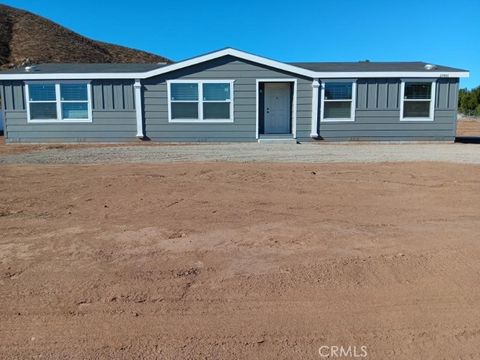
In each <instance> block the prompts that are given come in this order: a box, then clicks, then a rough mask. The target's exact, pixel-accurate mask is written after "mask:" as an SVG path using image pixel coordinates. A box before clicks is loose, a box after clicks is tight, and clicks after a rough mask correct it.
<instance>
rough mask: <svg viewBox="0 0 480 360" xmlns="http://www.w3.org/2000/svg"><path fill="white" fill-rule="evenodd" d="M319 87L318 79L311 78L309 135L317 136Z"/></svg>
mask: <svg viewBox="0 0 480 360" xmlns="http://www.w3.org/2000/svg"><path fill="white" fill-rule="evenodd" d="M319 88H320V82H319V81H318V79H313V82H312V131H311V132H310V137H312V138H317V137H318V96H319V92H318V89H319Z"/></svg>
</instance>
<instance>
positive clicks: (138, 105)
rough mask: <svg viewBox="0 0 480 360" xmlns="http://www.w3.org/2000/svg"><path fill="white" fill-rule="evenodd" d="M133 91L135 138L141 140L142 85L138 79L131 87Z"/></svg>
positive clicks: (142, 135)
mask: <svg viewBox="0 0 480 360" xmlns="http://www.w3.org/2000/svg"><path fill="white" fill-rule="evenodd" d="M133 88H134V89H135V112H136V117H137V137H138V138H143V137H144V134H143V119H142V113H143V112H142V84H141V83H140V80H139V79H136V80H135V84H134V85H133Z"/></svg>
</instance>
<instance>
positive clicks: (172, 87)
mask: <svg viewBox="0 0 480 360" xmlns="http://www.w3.org/2000/svg"><path fill="white" fill-rule="evenodd" d="M468 76H469V73H468V71H465V70H461V69H455V68H451V67H446V66H440V65H431V64H425V63H422V62H369V61H360V62H350V63H327V62H318V63H283V62H279V61H275V60H271V59H268V58H265V57H261V56H256V55H252V54H249V53H246V52H243V51H239V50H235V49H232V48H227V49H223V50H219V51H215V52H212V53H208V54H205V55H201V56H198V57H195V58H191V59H188V60H184V61H181V62H178V63H174V64H169V65H166V64H44V65H37V66H30V67H26V68H21V69H15V70H8V71H4V72H1V73H0V85H1V86H0V91H1V93H0V94H1V98H2V111H3V113H4V119H5V139H6V141H7V142H83V141H93V142H95V141H96V142H125V141H132V140H134V139H136V138H142V139H151V140H154V141H166V142H179V141H180V142H182V141H185V142H195V141H219V142H220V141H221V142H227V141H257V140H262V139H294V141H300V142H302V141H316V140H318V139H323V140H332V141H335V140H337V141H344V140H444V141H453V140H454V138H455V131H456V111H457V97H458V90H459V78H461V77H468Z"/></svg>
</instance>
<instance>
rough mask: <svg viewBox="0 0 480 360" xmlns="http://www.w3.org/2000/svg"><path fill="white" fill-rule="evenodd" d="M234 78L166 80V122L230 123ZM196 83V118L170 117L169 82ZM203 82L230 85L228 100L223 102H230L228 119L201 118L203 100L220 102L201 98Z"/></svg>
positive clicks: (231, 120) (231, 121) (232, 107)
mask: <svg viewBox="0 0 480 360" xmlns="http://www.w3.org/2000/svg"><path fill="white" fill-rule="evenodd" d="M234 82H235V80H221V79H219V80H217V79H215V80H197V79H191V80H186V79H185V80H167V98H168V100H167V101H168V122H169V123H181V124H231V123H233V122H234V115H233V110H234V106H233V105H234V104H233V103H234V90H233V83H234ZM182 83H183V84H185V83H187V84H198V100H197V101H198V119H172V100H171V97H170V86H171V84H182ZM203 84H229V85H230V100H228V101H227V100H225V101H223V102H229V103H230V118H228V119H203V103H204V102H222V101H213V100H212V101H210V100H207V101H205V100H203ZM174 102H187V103H190V102H194V101H182V100H180V101H174Z"/></svg>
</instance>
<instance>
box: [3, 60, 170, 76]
mask: <svg viewBox="0 0 480 360" xmlns="http://www.w3.org/2000/svg"><path fill="white" fill-rule="evenodd" d="M166 65H168V64H165V63H159V64H39V65H34V69H33V70H31V71H29V72H27V71H26V70H25V68H23V67H22V68H18V69H9V70H5V71H3V73H8V74H26V73H34V74H35V73H36V74H74V73H75V74H76V73H129V72H146V71H150V70H154V69H158V68H161V67H164V66H166Z"/></svg>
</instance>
